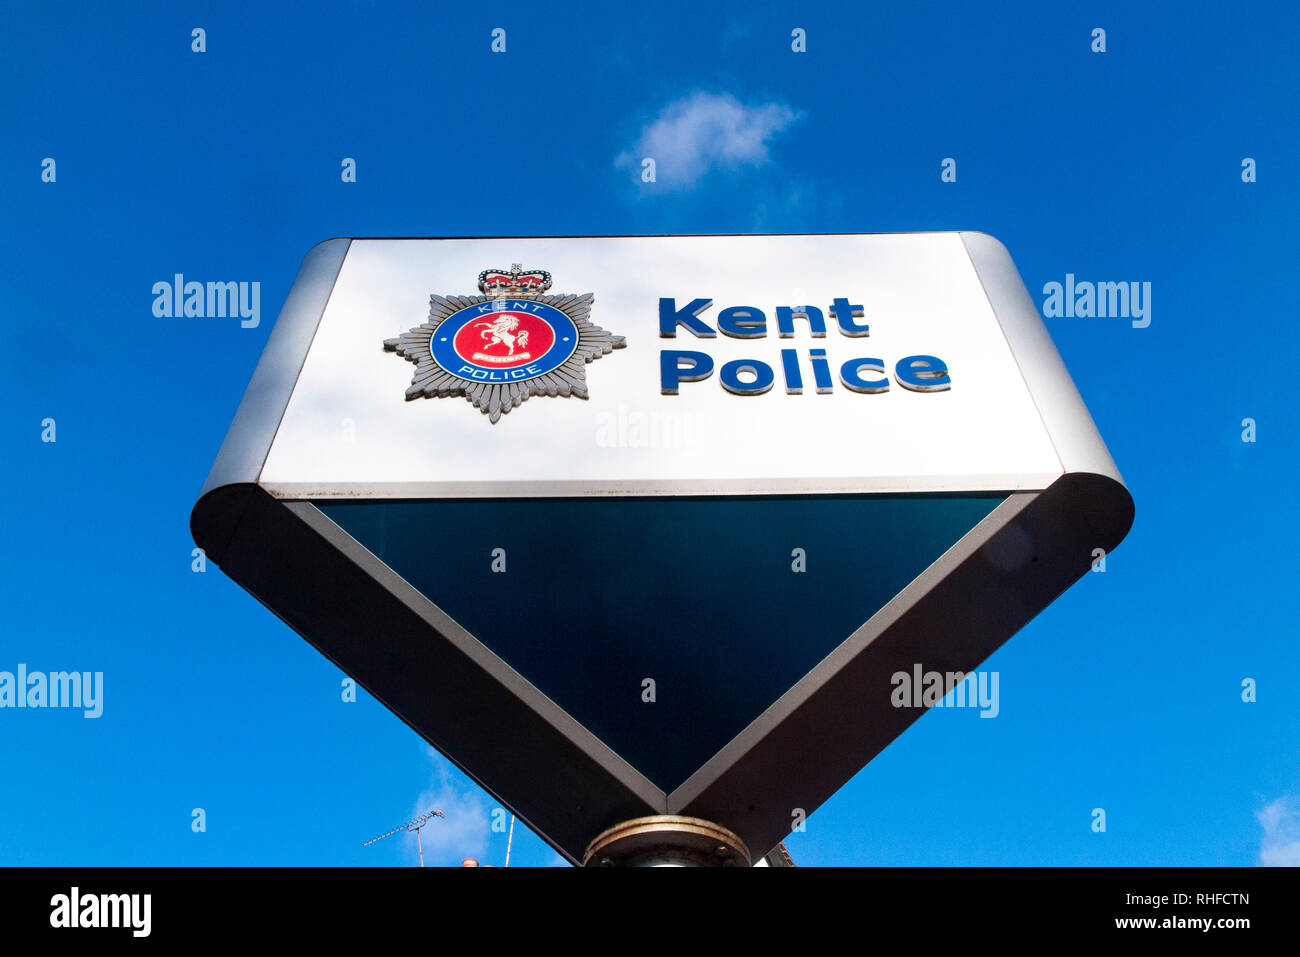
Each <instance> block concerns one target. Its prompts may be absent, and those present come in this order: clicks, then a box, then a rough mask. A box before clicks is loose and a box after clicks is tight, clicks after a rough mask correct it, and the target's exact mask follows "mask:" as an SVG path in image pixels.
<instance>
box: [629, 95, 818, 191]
mask: <svg viewBox="0 0 1300 957" xmlns="http://www.w3.org/2000/svg"><path fill="white" fill-rule="evenodd" d="M800 118H801V114H800V113H798V112H797V111H796V110H793V109H791V108H790V107H788V106H786V105H785V104H782V103H763V104H756V105H751V106H746V105H745V104H743V103H741V102H740V101H739V100H737V99H736V98H735V97H734V96H731V95H730V94H717V93H705V92H696V93H692V94H691V95H690V96H686V97H683V98H682V99H679V100H674V101H673V102H672V103H669V104H668V105H667V106H665V107H664V108H663V110H662V111H661V112H660V113H659V116H658V117H657V118H656V119H655V120H654V121H652V122H651V123H649V124H648V125H647V126H645V127H644V128H643V129H642V130H641V136H640V138H639V139H638V140H637V144H636V146H635V147H634V148H632V149H631V150H627V151H625V152H623V153H621V154H619V156H618V158H617V159H616V161H615V162H616V163H617V165H618V166H620V167H623V168H627V169H632V170H635V171H636V173H637V174H638V176H639V175H640V172H641V169H642V160H643V159H645V158H650V159H653V160H654V161H655V182H656V184H657V185H658V186H659V187H660V188H662V189H666V190H684V189H689V188H690V187H692V186H694V185H695V184H696V183H698V182H699V181H700V179H701V178H702V177H704V175H705V174H707V173H708V172H709V171H710V170H713V169H729V170H734V169H738V168H741V167H746V166H749V167H754V166H762V165H763V164H764V163H767V162H769V161H770V155H769V153H768V144H769V143H770V142H771V140H772V139H773V138H774V137H775V136H776V135H777V134H779V133H781V132H782V131H783V130H785V129H786V128H788V127H789V126H790V125H791V124H793V123H795V122H797V121H798V120H799V119H800Z"/></svg>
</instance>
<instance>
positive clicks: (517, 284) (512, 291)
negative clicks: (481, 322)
mask: <svg viewBox="0 0 1300 957" xmlns="http://www.w3.org/2000/svg"><path fill="white" fill-rule="evenodd" d="M478 288H479V291H480V292H484V293H487V294H488V295H489V296H519V295H523V294H525V293H539V292H546V290H548V289H550V288H551V274H550V273H548V272H547V271H546V270H545V269H530V270H528V271H527V272H524V270H523V268H522V267H521V266H520V265H519V263H515V264H514V265H512V266H511V267H510V271H509V272H506V271H505V270H504V269H484V270H483V271H482V272H481V273H479V274H478Z"/></svg>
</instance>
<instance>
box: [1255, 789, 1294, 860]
mask: <svg viewBox="0 0 1300 957" xmlns="http://www.w3.org/2000/svg"><path fill="white" fill-rule="evenodd" d="M1255 817H1256V819H1257V820H1258V821H1259V826H1260V827H1262V828H1263V829H1264V840H1263V842H1262V843H1261V844H1260V847H1259V862H1260V863H1261V864H1263V865H1264V866H1265V867H1300V798H1296V797H1281V798H1278V799H1277V800H1276V801H1274V802H1273V803H1272V804H1269V805H1266V806H1265V807H1264V809H1263V810H1262V811H1258V812H1256V814H1255Z"/></svg>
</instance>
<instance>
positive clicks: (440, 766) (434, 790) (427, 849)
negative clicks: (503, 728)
mask: <svg viewBox="0 0 1300 957" xmlns="http://www.w3.org/2000/svg"><path fill="white" fill-rule="evenodd" d="M426 751H427V753H428V756H429V760H430V762H431V763H432V768H431V773H430V781H429V786H428V787H427V788H426V789H425V791H424V792H423V793H422V794H421V795H420V797H419V799H418V800H417V801H416V802H415V806H414V807H413V808H412V809H411V819H412V820H414V819H415V818H417V817H422V816H423V815H425V814H427V813H428V812H429V811H432V810H433V809H434V808H439V809H440V810H441V811H442V813H443V814H444V815H445V817H440V818H439V817H435V818H432V819H430V821H429V823H428V826H426V827H425V828H424V829H423V830H422V831H421V832H420V838H421V840H422V841H423V843H424V864H425V866H426V867H458V866H460V862H461V861H463V860H464V859H465V858H467V857H476V858H478V859H479V861H480V863H483V864H496V863H499V862H497V861H491V860H485V859H484V858H485V855H486V852H487V849H488V839H489V837H490V836H491V823H490V817H491V808H490V807H489V806H488V800H487V797H486V795H484V793H483V792H482V791H480V790H479V789H478V788H477V787H475V786H474V784H473V782H471V781H466V780H465V779H464V778H463V777H462V776H461V775H460V774H459V773H458V772H457V771H456V769H455V767H454V766H453V765H452V764H451V763H450V762H449V761H447V759H446V758H444V757H443V756H442V755H440V754H439V753H438V752H437V751H435V750H433V748H427V749H426ZM405 840H406V843H407V849H406V850H407V856H408V858H409V859H410V860H411V861H413V862H414V861H415V860H417V859H418V850H417V847H416V842H415V835H414V834H412V835H410V836H409V837H407V838H405Z"/></svg>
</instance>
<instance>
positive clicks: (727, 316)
mask: <svg viewBox="0 0 1300 957" xmlns="http://www.w3.org/2000/svg"><path fill="white" fill-rule="evenodd" d="M712 306H713V300H712V299H692V300H691V301H690V302H688V303H686V304H685V305H683V306H680V307H679V306H678V305H677V300H676V299H674V298H671V297H663V298H661V299H660V300H659V337H660V338H661V339H675V338H677V330H678V329H683V330H685V331H686V332H689V333H690V334H691V335H692V336H694V337H695V338H697V339H716V338H717V336H718V333H719V332H721V333H722V334H723V335H724V336H727V337H728V338H730V339H764V338H766V337H767V334H768V320H767V315H766V313H764V312H763V310H762V309H760V308H758V307H757V306H728V307H727V308H725V309H722V310H721V311H720V312H719V313H718V319H717V326H716V328H715V327H713V326H710V325H709V324H708V323H707V322H705V321H704V320H703V319H701V318H700V317H701V316H702V315H703V314H704V313H705V312H707V311H708V310H709V309H710V308H712ZM827 312H828V313H829V314H830V316H831V318H832V319H833V320H834V322H835V326H836V328H837V330H838V331H839V333H840V335H842V336H847V337H849V338H854V339H857V338H866V337H868V336H870V335H871V326H870V325H869V324H868V323H866V322H862V321H860V320H862V319H863V318H864V317H865V315H866V311H865V309H864V308H863V307H862V306H861V305H856V304H854V303H852V302H850V301H849V300H848V299H846V298H843V297H840V298H836V299H835V300H833V301H832V302H831V304H830V306H829V307H828V309H827ZM804 323H807V325H806V328H807V330H808V334H809V335H810V336H811V337H812V338H814V339H824V338H825V337H826V330H827V322H826V314H825V313H823V312H822V310H821V309H819V308H818V307H816V306H777V307H776V332H777V336H778V337H779V338H782V339H793V338H794V337H795V333H796V329H798V328H805V327H804V325H803V324H804ZM779 367H780V374H781V378H782V380H783V381H784V383H785V391H786V394H787V395H802V394H803V390H804V369H805V368H807V370H808V371H809V372H810V373H811V377H810V378H811V380H812V386H813V388H814V389H815V391H816V392H818V393H822V394H825V393H829V392H833V391H835V384H834V380H835V376H833V375H832V367H831V361H830V359H829V358H828V357H827V355H826V350H825V349H809V350H808V354H807V363H806V366H805V365H804V364H803V363H801V362H800V356H799V352H798V350H796V349H782V350H780V359H779ZM886 368H887V364H886V362H885V360H883V359H878V358H874V357H871V356H861V357H857V358H853V359H849V360H848V361H847V362H842V363H840V365H839V369H838V373H839V375H838V378H839V383H840V386H841V387H843V388H845V389H848V390H849V391H850V392H857V393H859V394H861V395H874V394H878V393H881V392H888V391H889V386H890V382H889V379H888V378H886ZM713 372H714V361H713V357H712V356H711V355H709V354H708V353H707V352H700V351H698V350H694V349H663V350H661V351H660V353H659V384H660V392H662V393H663V394H664V395H677V394H679V391H680V388H681V385H682V384H683V383H690V382H702V381H704V380H705V379H708V378H710V377H711V376H712V375H713ZM893 373H894V382H896V383H897V384H898V385H899V386H900V387H902V388H904V389H906V390H908V391H909V392H945V391H947V390H948V389H950V388H951V387H952V377H951V376H950V375H949V373H948V366H947V363H945V362H944V361H943V360H942V359H940V358H939V357H938V356H932V355H926V354H916V355H910V356H904V357H903V358H901V359H899V360H898V361H897V362H895V363H894V364H893ZM776 381H777V372H776V369H774V368H773V365H772V364H770V363H767V362H764V361H763V360H761V359H735V360H732V361H730V362H727V363H725V364H724V365H723V366H722V368H721V369H719V370H718V383H719V385H721V386H722V388H724V389H726V390H727V391H728V392H731V393H733V394H734V395H762V394H763V393H765V392H768V391H770V390H771V389H772V387H773V386H774V385H775V384H776Z"/></svg>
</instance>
